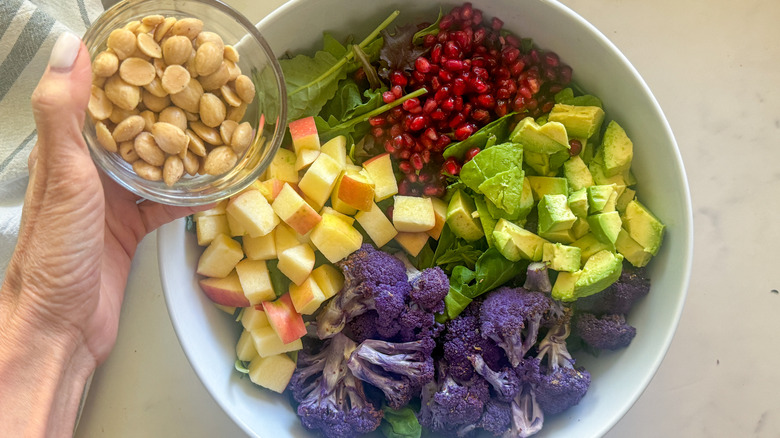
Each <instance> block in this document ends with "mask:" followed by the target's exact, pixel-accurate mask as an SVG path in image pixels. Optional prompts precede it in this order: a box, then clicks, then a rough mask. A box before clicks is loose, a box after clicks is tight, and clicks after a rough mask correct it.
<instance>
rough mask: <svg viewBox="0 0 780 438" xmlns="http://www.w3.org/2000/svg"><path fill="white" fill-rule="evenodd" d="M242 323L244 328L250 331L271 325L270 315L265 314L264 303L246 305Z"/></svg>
mask: <svg viewBox="0 0 780 438" xmlns="http://www.w3.org/2000/svg"><path fill="white" fill-rule="evenodd" d="M241 325H243V326H244V329H246V330H249V331H253V330H257V329H259V328H260V327H270V326H271V324H270V323H269V322H268V317H267V316H265V311H263V305H262V304H258V305H256V306H249V307H244V310H243V313H242V314H241Z"/></svg>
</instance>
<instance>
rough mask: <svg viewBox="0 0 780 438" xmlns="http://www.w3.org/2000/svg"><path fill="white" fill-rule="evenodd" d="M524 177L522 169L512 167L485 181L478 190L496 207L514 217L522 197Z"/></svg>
mask: <svg viewBox="0 0 780 438" xmlns="http://www.w3.org/2000/svg"><path fill="white" fill-rule="evenodd" d="M524 176H525V173H524V172H523V169H521V168H520V167H512V168H511V169H509V170H505V171H503V172H500V173H498V174H496V175H495V176H492V177H490V178H488V179H486V180H485V181H484V182H483V183H482V184H480V185H479V187H478V189H479V192H480V193H482V194H484V195H485V198H487V199H488V200H490V201H491V202H492V203H493V204H494V205H495V206H496V207H498V208H500V209H502V210H504V211H506V212H507V213H508V214H509V215H515V212H516V211H517V209H518V208H520V204H521V201H522V197H523V179H524Z"/></svg>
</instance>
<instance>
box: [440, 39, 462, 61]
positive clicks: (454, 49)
mask: <svg viewBox="0 0 780 438" xmlns="http://www.w3.org/2000/svg"><path fill="white" fill-rule="evenodd" d="M444 55H445V56H447V57H448V58H458V57H460V55H461V51H460V47H458V43H456V42H455V41H447V42H446V43H444Z"/></svg>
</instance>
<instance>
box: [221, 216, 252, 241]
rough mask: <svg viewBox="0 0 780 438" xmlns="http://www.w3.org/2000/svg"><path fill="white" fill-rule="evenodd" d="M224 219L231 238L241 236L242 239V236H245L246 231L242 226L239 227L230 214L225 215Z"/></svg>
mask: <svg viewBox="0 0 780 438" xmlns="http://www.w3.org/2000/svg"><path fill="white" fill-rule="evenodd" d="M225 218H226V220H227V223H228V230H229V231H230V235H231V236H233V237H239V236H242V237H243V236H245V235H247V234H246V230H245V229H244V226H243V225H241V224H240V223H239V222H238V221H237V220H236V218H235V217H234V216H233V215H232V214H230V213H228V214H226V215H225Z"/></svg>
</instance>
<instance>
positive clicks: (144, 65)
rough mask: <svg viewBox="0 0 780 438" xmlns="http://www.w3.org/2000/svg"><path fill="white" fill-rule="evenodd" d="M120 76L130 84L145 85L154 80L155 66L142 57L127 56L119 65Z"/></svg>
mask: <svg viewBox="0 0 780 438" xmlns="http://www.w3.org/2000/svg"><path fill="white" fill-rule="evenodd" d="M119 77H121V78H122V79H123V80H124V81H125V82H127V83H128V84H130V85H137V86H139V87H140V86H144V85H146V84H148V83H150V82H152V80H154V78H155V70H154V66H153V65H152V64H150V63H149V62H148V61H145V60H143V59H141V58H127V59H125V60H124V61H122V64H121V65H120V66H119Z"/></svg>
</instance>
